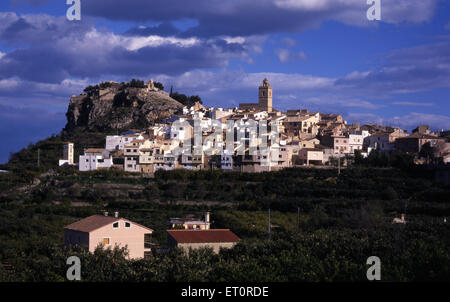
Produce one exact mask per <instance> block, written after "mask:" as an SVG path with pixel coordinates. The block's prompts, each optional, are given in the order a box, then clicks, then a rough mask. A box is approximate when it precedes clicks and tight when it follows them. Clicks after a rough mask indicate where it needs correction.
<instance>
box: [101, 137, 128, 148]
mask: <svg viewBox="0 0 450 302" xmlns="http://www.w3.org/2000/svg"><path fill="white" fill-rule="evenodd" d="M123 146H124V140H123V137H122V136H121V135H111V136H107V137H106V145H105V149H106V150H108V151H114V150H123Z"/></svg>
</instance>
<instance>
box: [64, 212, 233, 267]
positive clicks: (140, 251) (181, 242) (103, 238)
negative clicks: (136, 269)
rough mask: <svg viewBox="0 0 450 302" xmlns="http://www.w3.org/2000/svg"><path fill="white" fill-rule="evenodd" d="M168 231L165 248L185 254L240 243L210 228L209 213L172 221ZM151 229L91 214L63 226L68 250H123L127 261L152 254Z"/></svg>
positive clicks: (228, 232) (225, 232)
mask: <svg viewBox="0 0 450 302" xmlns="http://www.w3.org/2000/svg"><path fill="white" fill-rule="evenodd" d="M169 223H170V225H171V228H170V229H168V230H167V239H168V247H169V248H175V247H179V248H182V249H184V250H186V251H189V249H197V248H202V247H209V248H212V249H213V251H214V252H216V253H217V252H219V250H220V249H221V248H231V247H233V246H234V245H235V244H236V243H238V242H239V240H240V239H239V237H238V236H236V235H235V234H234V233H233V232H232V231H231V230H229V229H211V228H210V221H209V213H207V214H206V215H205V220H200V219H195V218H172V219H171V220H170V222H169ZM152 234H153V230H152V229H150V228H148V227H146V226H143V225H141V224H139V223H136V222H134V221H131V220H129V219H126V218H123V217H119V213H118V212H115V213H114V216H110V215H109V213H108V212H104V214H103V215H92V216H89V217H86V218H84V219H81V220H79V221H76V222H74V223H72V224H70V225H67V226H65V227H64V243H65V245H66V246H67V247H68V248H75V247H81V248H86V249H87V250H88V251H89V252H94V251H95V249H96V248H98V247H99V246H100V247H102V248H107V249H108V248H114V247H119V248H126V249H127V252H128V257H129V258H130V259H138V258H145V257H148V256H150V255H151V254H152V253H153V252H155V245H154V243H153V242H152Z"/></svg>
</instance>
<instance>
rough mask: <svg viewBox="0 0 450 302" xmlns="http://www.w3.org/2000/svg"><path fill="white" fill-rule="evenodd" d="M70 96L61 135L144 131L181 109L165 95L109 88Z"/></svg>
mask: <svg viewBox="0 0 450 302" xmlns="http://www.w3.org/2000/svg"><path fill="white" fill-rule="evenodd" d="M85 91H86V93H85V94H81V95H79V96H72V97H71V98H70V104H69V108H68V110H67V113H66V116H67V124H66V127H65V128H64V132H68V133H70V132H73V131H75V130H81V131H89V132H104V131H111V130H124V129H129V128H144V127H147V126H149V125H152V124H153V123H155V122H159V121H161V120H164V119H166V118H169V117H171V116H172V115H173V114H174V113H176V112H178V111H179V110H180V109H181V108H182V107H183V105H182V104H181V103H179V102H177V101H176V100H174V99H172V98H171V97H170V96H169V94H168V93H167V92H165V91H156V90H152V89H148V88H137V87H128V86H127V85H125V84H117V83H114V84H110V85H109V86H108V87H103V88H102V87H98V86H96V87H92V88H91V89H86V90H85Z"/></svg>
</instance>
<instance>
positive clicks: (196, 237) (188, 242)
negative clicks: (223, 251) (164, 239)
mask: <svg viewBox="0 0 450 302" xmlns="http://www.w3.org/2000/svg"><path fill="white" fill-rule="evenodd" d="M167 233H168V235H169V236H168V239H169V247H171V248H173V247H181V248H183V249H185V250H189V248H192V249H196V248H201V247H211V248H212V249H213V250H214V252H216V253H218V252H219V250H220V248H231V247H233V246H234V245H235V244H236V243H238V242H239V240H240V239H239V237H238V236H236V235H235V234H234V233H233V232H232V231H230V230H229V229H210V230H168V231H167Z"/></svg>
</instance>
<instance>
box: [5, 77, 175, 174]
mask: <svg viewBox="0 0 450 302" xmlns="http://www.w3.org/2000/svg"><path fill="white" fill-rule="evenodd" d="M133 82H134V84H133ZM136 83H137V84H136ZM133 85H135V86H133ZM136 86H139V87H136ZM182 108H183V105H182V104H181V103H180V102H178V101H176V100H174V99H173V98H171V97H170V96H169V94H168V93H167V92H165V91H161V90H157V89H155V88H154V87H151V88H150V89H148V87H147V86H145V85H144V83H143V82H142V81H138V82H136V81H132V82H130V83H122V84H118V83H114V82H105V83H101V84H99V85H96V86H89V87H87V88H86V89H85V93H83V94H81V95H78V96H72V97H71V98H70V104H69V107H68V110H67V113H66V116H67V124H66V126H65V128H64V129H63V130H62V131H61V133H60V134H58V135H54V136H51V137H48V138H46V139H43V140H41V141H39V142H36V143H35V144H30V145H29V146H28V147H25V148H23V149H22V150H20V151H19V152H15V153H12V154H11V157H10V160H9V162H8V164H6V165H3V167H2V169H6V170H17V169H20V170H24V171H32V170H40V171H46V170H48V169H50V168H55V167H57V166H58V159H59V158H61V156H62V150H63V144H64V142H67V141H71V142H73V143H75V158H77V157H78V156H79V155H80V154H82V152H83V150H84V148H88V147H98V148H102V147H104V145H105V135H112V134H116V133H120V132H121V131H124V130H128V129H145V128H146V127H148V126H150V125H152V124H153V123H155V122H160V121H162V120H164V119H167V118H169V117H171V116H172V115H173V114H174V113H176V112H178V111H180V110H181V109H182ZM38 154H39V156H40V158H39V159H40V166H39V167H37V158H38ZM0 169H1V168H0Z"/></svg>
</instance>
